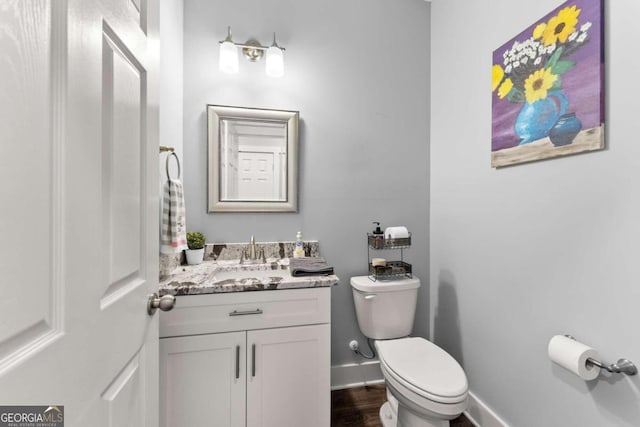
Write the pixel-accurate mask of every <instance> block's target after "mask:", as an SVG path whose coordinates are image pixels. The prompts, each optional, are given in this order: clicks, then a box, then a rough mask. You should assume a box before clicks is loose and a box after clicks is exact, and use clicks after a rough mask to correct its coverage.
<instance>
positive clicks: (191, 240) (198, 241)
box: [187, 231, 205, 250]
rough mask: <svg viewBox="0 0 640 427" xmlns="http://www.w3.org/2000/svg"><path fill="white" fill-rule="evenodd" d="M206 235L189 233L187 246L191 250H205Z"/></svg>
mask: <svg viewBox="0 0 640 427" xmlns="http://www.w3.org/2000/svg"><path fill="white" fill-rule="evenodd" d="M204 242H205V240H204V234H202V233H200V232H199V231H189V232H187V246H188V247H189V249H192V250H193V249H202V248H204Z"/></svg>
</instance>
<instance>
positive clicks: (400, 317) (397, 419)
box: [351, 276, 468, 427]
mask: <svg viewBox="0 0 640 427" xmlns="http://www.w3.org/2000/svg"><path fill="white" fill-rule="evenodd" d="M351 286H352V288H353V297H354V303H355V306H356V315H357V318H358V324H359V326H360V330H361V331H362V333H363V334H364V335H365V336H367V337H369V338H373V339H375V348H376V351H377V353H378V358H379V359H380V368H381V370H382V374H383V376H384V379H385V383H386V385H387V395H388V396H389V395H390V396H389V398H388V400H387V402H386V403H385V404H384V405H383V406H382V408H381V409H380V419H381V421H382V423H383V425H384V427H448V426H449V420H450V419H453V418H456V417H458V416H459V415H460V414H461V413H462V412H463V411H464V410H465V408H466V406H467V394H468V383H467V377H466V375H465V373H464V370H463V369H462V367H461V366H460V364H458V362H457V361H456V360H455V359H454V358H453V357H451V355H449V354H448V353H447V352H446V351H444V350H443V349H441V348H440V347H438V346H437V345H435V344H433V343H431V342H430V341H428V340H426V339H424V338H419V337H408V335H409V333H410V332H411V328H412V326H413V317H414V314H415V306H416V302H417V290H418V287H419V286H420V280H419V279H417V278H415V277H414V278H407V279H401V280H393V281H372V280H370V279H369V277H368V276H359V277H352V278H351Z"/></svg>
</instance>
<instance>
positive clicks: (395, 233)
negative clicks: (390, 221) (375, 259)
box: [384, 226, 409, 239]
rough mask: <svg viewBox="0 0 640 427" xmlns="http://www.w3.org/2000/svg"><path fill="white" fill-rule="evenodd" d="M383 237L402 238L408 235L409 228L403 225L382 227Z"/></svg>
mask: <svg viewBox="0 0 640 427" xmlns="http://www.w3.org/2000/svg"><path fill="white" fill-rule="evenodd" d="M384 237H386V238H387V239H404V238H407V237H409V230H407V227H404V226H397V227H387V228H385V229H384Z"/></svg>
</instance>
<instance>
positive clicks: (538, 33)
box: [533, 22, 547, 40]
mask: <svg viewBox="0 0 640 427" xmlns="http://www.w3.org/2000/svg"><path fill="white" fill-rule="evenodd" d="M545 28H547V24H546V23H544V22H543V23H541V24H538V25H537V26H536V28H535V29H534V30H533V38H534V39H536V40H537V39H539V38H540V37H542V34H543V33H544V30H545Z"/></svg>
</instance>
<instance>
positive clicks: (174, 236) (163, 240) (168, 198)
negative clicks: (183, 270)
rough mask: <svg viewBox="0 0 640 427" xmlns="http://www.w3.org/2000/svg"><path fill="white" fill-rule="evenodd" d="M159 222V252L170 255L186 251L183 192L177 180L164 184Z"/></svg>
mask: <svg viewBox="0 0 640 427" xmlns="http://www.w3.org/2000/svg"><path fill="white" fill-rule="evenodd" d="M160 221H161V224H160V252H162V253H163V254H172V253H176V252H180V251H181V250H183V249H187V227H186V221H185V208H184V191H183V189H182V183H181V182H180V181H178V180H175V179H170V180H168V181H167V182H166V183H165V184H164V191H163V195H162V215H161V217H160Z"/></svg>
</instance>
